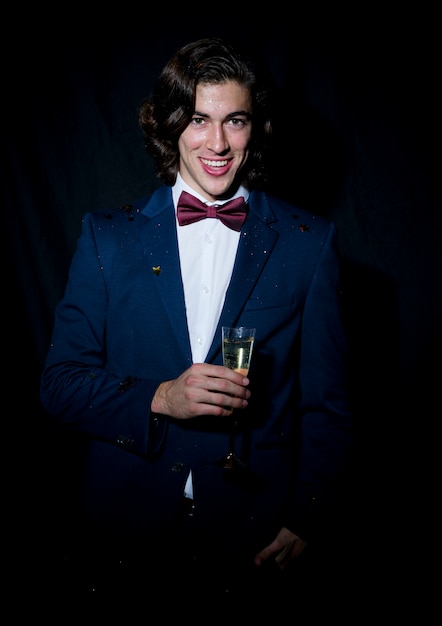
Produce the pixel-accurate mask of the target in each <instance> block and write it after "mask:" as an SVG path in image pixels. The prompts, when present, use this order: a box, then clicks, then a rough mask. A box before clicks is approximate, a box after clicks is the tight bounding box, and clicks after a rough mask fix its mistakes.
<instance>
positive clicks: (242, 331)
mask: <svg viewBox="0 0 442 626" xmlns="http://www.w3.org/2000/svg"><path fill="white" fill-rule="evenodd" d="M255 332H256V329H255V328H246V327H245V326H238V327H235V328H229V327H227V326H223V327H222V341H223V343H222V352H223V364H224V365H225V367H228V368H230V369H232V370H234V371H235V372H239V373H240V374H243V376H247V375H248V373H249V368H250V359H251V358H252V352H253V344H254V342H255ZM236 428H237V420H236V416H235V411H234V412H233V424H232V429H231V432H230V444H229V452H228V454H227V456H226V458H225V459H224V465H223V467H225V468H227V469H234V468H240V467H245V466H246V465H245V463H244V461H242V460H241V459H240V458H239V457H238V456H237V455H236V454H235V432H236Z"/></svg>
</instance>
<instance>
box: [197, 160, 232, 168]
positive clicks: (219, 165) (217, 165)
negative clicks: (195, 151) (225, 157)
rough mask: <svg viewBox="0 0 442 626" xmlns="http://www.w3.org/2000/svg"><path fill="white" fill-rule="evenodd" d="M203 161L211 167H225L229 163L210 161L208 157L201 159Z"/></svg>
mask: <svg viewBox="0 0 442 626" xmlns="http://www.w3.org/2000/svg"><path fill="white" fill-rule="evenodd" d="M201 161H202V162H203V163H204V165H209V166H210V167H225V166H226V165H227V163H228V161H208V160H207V159H201Z"/></svg>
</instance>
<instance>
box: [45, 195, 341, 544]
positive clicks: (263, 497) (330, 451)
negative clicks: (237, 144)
mask: <svg viewBox="0 0 442 626" xmlns="http://www.w3.org/2000/svg"><path fill="white" fill-rule="evenodd" d="M340 299H341V285H340V269H339V249H338V239H337V233H336V229H335V226H334V225H333V223H331V222H329V221H327V220H326V219H324V218H322V217H320V216H315V215H312V214H311V213H309V212H306V211H304V210H301V209H300V208H296V207H294V206H292V205H289V204H287V203H285V202H283V201H281V200H279V199H276V198H274V197H272V196H270V195H267V194H266V193H264V192H256V191H255V192H252V193H251V194H250V198H249V211H248V216H247V220H246V222H245V224H244V226H243V228H242V231H241V235H240V242H239V247H238V252H237V258H236V262H235V265H234V269H233V275H232V279H231V283H230V285H229V288H228V290H227V294H226V298H225V304H224V307H223V310H222V313H221V317H220V320H219V323H218V327H217V330H216V333H215V337H214V339H213V343H212V346H211V348H210V350H209V353H208V356H207V361H208V362H210V363H216V364H221V363H222V360H221V326H223V325H225V326H235V325H242V326H253V327H255V328H256V329H257V334H256V341H255V347H254V355H253V362H252V366H251V369H250V372H249V378H250V381H251V382H250V387H249V388H250V390H251V392H252V396H251V399H250V402H249V406H248V408H247V409H246V410H245V411H243V412H242V417H241V426H240V434H239V436H238V438H237V443H236V445H237V452H238V453H239V454H240V455H241V456H242V457H243V458H244V459H245V460H246V462H247V464H248V466H249V468H250V471H251V474H250V476H251V477H252V478H251V480H250V481H247V483H245V484H243V485H241V486H238V485H232V484H230V483H229V482H228V481H226V480H224V478H223V471H222V470H221V469H220V468H219V467H218V465H217V463H216V462H217V460H219V459H220V458H221V457H222V456H223V455H225V454H226V451H227V446H228V426H229V420H228V419H226V418H223V419H220V418H214V417H210V416H208V417H200V418H197V419H195V420H175V419H172V418H165V417H163V416H157V415H153V414H152V413H151V411H150V404H151V400H152V397H153V395H154V393H155V390H156V388H157V387H158V385H159V383H160V382H162V381H165V380H170V379H173V378H176V377H177V376H178V375H179V374H181V373H182V372H183V370H185V369H186V368H188V367H189V366H190V365H191V363H192V356H191V348H190V342H189V335H188V331H187V323H186V310H185V303H184V294H183V286H182V282H181V273H180V262H179V255H178V243H177V235H176V224H175V213H174V206H173V203H172V193H171V189H170V187H167V186H163V187H160V188H159V189H157V190H156V191H155V192H154V193H152V194H151V195H150V196H149V197H147V198H143V199H141V200H140V201H138V202H135V203H134V204H133V205H128V206H124V207H121V208H118V209H116V210H110V211H108V210H99V211H96V212H92V213H88V214H86V215H85V216H84V219H83V223H82V233H81V236H80V238H79V242H78V247H77V250H76V252H75V254H74V257H73V260H72V264H71V268H70V273H69V278H68V282H67V286H66V290H65V294H64V297H63V299H62V301H61V302H60V303H59V305H58V307H57V309H56V313H55V321H54V328H53V336H52V340H51V345H50V349H49V352H48V355H47V360H46V363H45V368H44V371H43V374H42V380H41V400H42V403H43V406H44V407H45V409H46V410H47V411H48V412H49V413H50V414H51V415H53V416H55V417H56V418H57V419H59V420H60V422H61V423H63V424H65V425H67V426H69V427H72V428H73V429H75V430H77V431H78V430H79V431H81V432H83V433H85V434H86V435H87V440H88V445H87V451H86V457H85V474H84V506H85V514H86V516H87V518H88V519H90V520H91V522H92V523H96V524H97V527H98V528H99V527H100V526H101V525H102V527H103V528H106V527H108V526H112V528H114V529H116V530H117V531H120V530H121V532H122V533H127V532H128V531H129V532H130V533H131V536H137V534H138V533H139V535H140V536H142V535H146V536H152V535H151V534H150V533H151V532H155V533H158V532H161V531H165V530H166V529H168V528H169V525H170V523H171V520H172V519H173V517H174V514H175V511H176V509H177V507H178V505H179V501H180V498H181V496H182V493H183V488H184V484H185V481H186V478H187V476H188V473H189V470H190V469H192V472H193V477H194V497H195V504H196V507H198V513H199V516H200V519H201V520H202V527H203V528H206V529H208V528H209V527H210V526H211V525H212V526H213V520H214V519H216V520H218V529H219V528H221V527H222V528H223V529H224V530H223V532H225V533H226V536H227V533H228V531H227V530H226V529H227V528H228V527H230V528H231V531H232V534H234V535H235V537H237V538H238V541H240V542H241V544H242V545H243V546H246V545H250V546H251V547H250V549H251V550H252V551H253V550H255V549H261V548H263V547H264V546H265V545H267V544H268V543H270V542H271V541H272V540H273V539H274V536H275V534H276V533H277V532H278V530H279V529H280V528H281V527H282V526H287V527H288V528H290V529H291V530H293V531H294V532H295V533H297V534H299V535H300V536H301V537H303V538H306V539H307V540H308V539H309V536H310V534H311V529H312V528H313V525H314V521H315V518H316V516H318V515H321V511H322V509H323V506H324V505H326V503H327V501H328V500H329V498H330V496H331V493H332V488H333V485H334V484H335V479H336V478H337V477H338V476H339V475H340V474H341V472H342V470H343V468H344V463H345V460H346V456H347V452H348V450H349V447H350V446H351V443H352V426H351V409H350V406H349V401H348V389H347V375H346V370H347V347H346V339H345V332H344V328H343V322H342V318H341V300H340ZM232 512H234V515H232Z"/></svg>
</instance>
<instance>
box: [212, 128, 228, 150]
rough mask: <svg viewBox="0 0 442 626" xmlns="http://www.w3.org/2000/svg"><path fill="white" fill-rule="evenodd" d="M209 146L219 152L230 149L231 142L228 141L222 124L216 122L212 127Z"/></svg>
mask: <svg viewBox="0 0 442 626" xmlns="http://www.w3.org/2000/svg"><path fill="white" fill-rule="evenodd" d="M207 147H208V148H209V149H210V150H213V152H216V153H217V154H222V153H223V152H227V150H228V149H229V142H228V141H227V137H226V134H225V132H224V128H223V125H222V124H215V125H213V126H212V127H211V130H210V134H209V136H208V138H207Z"/></svg>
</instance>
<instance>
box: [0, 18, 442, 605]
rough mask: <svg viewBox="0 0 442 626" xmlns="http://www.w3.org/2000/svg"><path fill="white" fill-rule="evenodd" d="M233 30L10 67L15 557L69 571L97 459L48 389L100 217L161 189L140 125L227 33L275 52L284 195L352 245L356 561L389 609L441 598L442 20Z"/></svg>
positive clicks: (9, 58)
mask: <svg viewBox="0 0 442 626" xmlns="http://www.w3.org/2000/svg"><path fill="white" fill-rule="evenodd" d="M225 10H226V9H223V11H225ZM230 11H231V10H230V9H229V11H228V12H227V13H226V14H225V15H224V14H223V15H222V16H218V17H217V18H216V19H213V20H207V22H205V20H204V18H203V17H201V16H200V14H199V13H198V22H197V23H196V22H195V21H194V20H192V19H190V18H189V21H190V23H191V25H190V27H189V28H188V29H187V31H186V32H185V33H180V32H179V29H178V26H179V23H180V20H175V21H174V22H173V24H172V25H167V26H157V25H154V26H152V25H149V24H148V25H147V26H144V27H141V25H140V23H139V22H138V18H139V16H137V15H134V16H133V18H132V20H133V23H132V24H131V23H130V20H129V24H128V27H127V28H126V29H124V28H121V29H120V30H119V29H118V27H117V26H118V18H116V17H115V16H114V24H113V26H114V28H112V29H109V28H105V27H104V26H103V27H102V28H101V29H100V31H99V32H98V31H97V30H94V29H93V28H92V27H90V28H89V27H87V26H84V25H83V27H80V28H78V27H76V28H74V29H73V30H70V29H67V32H62V31H60V30H59V29H56V30H55V31H54V32H53V31H51V30H50V29H49V28H45V29H44V30H43V31H42V29H41V27H40V28H36V29H35V31H32V36H29V35H28V36H27V42H28V45H27V48H26V52H25V53H23V54H21V55H18V54H17V53H16V50H15V49H14V47H12V48H11V47H10V46H9V45H8V47H7V48H6V47H5V49H4V50H3V54H2V65H3V71H2V79H3V80H2V82H3V95H2V111H3V116H2V117H3V124H2V130H1V133H0V137H1V158H2V164H1V197H2V206H3V214H4V216H5V218H6V244H7V245H6V255H7V258H6V276H5V286H6V289H4V292H3V295H4V300H3V302H4V307H3V319H4V330H5V335H6V337H5V343H6V345H7V355H8V358H7V360H6V362H5V363H4V370H6V386H5V388H4V399H5V408H4V409H3V415H4V418H3V419H4V422H5V425H6V426H7V427H8V428H9V427H11V428H12V434H11V435H8V436H7V458H8V465H7V468H6V473H5V476H6V485H7V487H8V493H9V490H10V492H11V498H8V508H7V516H8V519H9V520H10V521H11V522H12V524H13V529H14V531H17V534H18V537H17V538H15V537H16V533H15V532H14V534H13V536H14V545H15V547H16V548H17V549H20V548H21V547H23V546H24V548H25V549H24V550H23V557H21V558H20V563H21V567H23V568H25V569H26V567H27V559H32V558H34V557H33V548H34V547H35V546H36V545H37V546H38V547H39V548H41V547H42V545H44V550H43V552H44V554H50V553H51V551H52V550H54V549H55V550H57V549H58V547H59V546H60V545H62V543H63V536H65V535H66V534H67V533H69V532H72V529H70V528H69V502H70V501H71V491H72V490H73V491H75V476H76V473H77V471H78V467H77V465H76V463H77V461H78V460H77V459H76V457H75V454H72V452H71V451H70V450H69V449H68V450H66V447H65V446H64V445H63V444H64V442H63V441H62V440H61V438H60V436H59V435H58V433H57V429H56V428H55V426H54V425H53V424H52V423H51V420H50V419H49V418H48V416H47V415H46V414H45V412H44V411H43V410H42V408H41V406H40V402H39V398H38V386H39V376H40V372H41V368H42V364H43V360H44V357H45V354H46V352H47V350H48V346H49V339H50V332H51V326H52V320H53V314H54V308H55V305H56V303H57V301H58V300H59V299H60V297H61V296H62V293H63V289H64V284H65V281H66V278H67V271H68V267H69V263H70V260H71V257H72V254H73V251H74V249H75V245H76V241H77V238H78V236H79V234H80V223H81V217H82V215H83V214H84V213H85V212H86V211H94V210H96V209H99V208H105V207H116V206H118V205H120V204H123V203H127V202H130V201H132V200H134V199H136V198H137V197H139V196H141V195H144V194H147V193H149V192H151V191H152V190H153V189H155V188H156V186H157V185H158V181H157V180H156V178H155V173H154V169H153V165H152V162H151V161H150V159H149V157H148V156H147V154H146V153H145V150H144V145H143V139H142V136H141V132H140V130H139V128H138V122H137V110H138V105H139V103H140V102H141V99H142V98H143V96H145V95H146V94H147V93H149V91H150V89H151V87H152V85H153V81H154V79H155V77H156V76H157V74H158V73H159V71H160V69H161V68H162V66H163V64H164V63H165V61H166V60H167V58H168V57H169V56H170V54H171V53H172V52H173V51H174V50H175V49H176V48H177V47H179V46H180V45H182V44H184V43H186V42H187V41H190V40H192V39H194V38H197V37H201V36H206V35H208V34H223V35H224V34H227V35H234V36H238V35H240V36H241V37H242V38H244V39H248V40H250V41H251V43H254V44H257V43H258V37H259V36H261V35H262V41H261V43H259V44H258V45H259V48H260V50H261V52H262V54H263V56H264V57H265V58H266V59H267V61H268V64H269V65H270V67H271V69H272V71H273V73H274V75H275V79H276V82H277V86H278V88H279V90H280V93H281V96H280V104H279V115H280V119H279V121H278V123H277V125H276V135H275V140H276V149H275V154H274V158H273V171H272V175H273V176H272V188H273V190H274V191H275V192H276V193H278V194H279V195H282V196H285V197H286V198H288V199H290V200H292V201H293V202H296V203H298V204H300V205H302V206H305V207H306V208H308V209H309V210H311V211H313V212H317V213H320V214H323V215H326V216H328V217H330V218H331V219H332V220H334V221H335V223H336V224H337V227H338V229H339V232H340V240H341V248H342V254H343V260H344V278H345V315H346V323H347V326H348V332H349V339H350V348H351V359H352V363H351V374H352V389H353V396H354V404H355V427H356V432H357V437H358V445H357V452H356V454H355V459H354V467H353V469H352V475H351V480H350V483H351V484H350V489H349V496H348V498H347V499H346V514H345V520H346V524H347V525H348V539H349V546H350V547H349V550H348V551H349V553H351V555H352V557H353V558H352V559H351V561H350V562H351V565H350V567H354V568H355V579H356V580H357V577H358V576H360V575H362V572H365V571H366V569H367V568H369V567H372V568H373V567H374V572H375V574H374V578H373V581H374V582H373V584H372V587H371V592H372V593H373V596H374V598H376V597H378V596H379V592H380V590H381V587H382V588H384V587H385V589H388V588H389V584H390V583H391V578H392V577H396V576H397V575H402V574H403V573H404V571H406V572H407V577H408V575H409V576H411V577H412V578H411V580H413V585H414V581H415V577H416V584H418V583H419V581H421V574H420V575H419V576H417V566H412V565H411V563H414V562H415V561H416V557H417V558H418V560H419V561H420V557H421V556H422V557H423V556H428V555H429V554H430V555H431V553H432V550H433V543H432V537H431V532H430V529H431V522H432V514H433V511H432V509H433V506H435V503H436V502H437V500H438V494H439V493H440V489H437V491H436V493H434V491H433V487H434V485H433V483H432V478H433V474H434V473H435V471H436V468H437V461H438V457H437V454H435V452H434V450H435V446H434V442H435V440H436V438H437V436H438V430H439V429H437V430H436V428H437V426H438V422H439V419H440V408H437V407H438V402H436V400H438V399H439V394H438V390H439V386H440V370H441V368H440V354H441V295H442V294H441V269H442V263H441V260H442V259H441V257H442V246H441V244H442V241H441V240H442V236H441V221H442V218H441V209H442V193H441V191H442V186H441V174H440V171H441V170H440V165H441V163H440V152H441V138H442V136H441V135H442V133H441V104H442V102H441V100H442V98H441V95H440V77H441V75H440V62H441V49H440V37H439V36H438V35H436V33H435V32H434V31H435V23H436V21H437V18H436V16H435V15H431V14H428V15H427V14H424V11H422V14H420V15H419V19H417V16H416V15H411V14H410V15H409V16H404V15H403V14H402V15H394V17H393V16H390V19H389V20H388V21H386V20H385V15H378V16H376V17H374V16H373V15H371V17H369V18H367V15H362V16H360V17H358V18H357V19H356V17H355V16H351V15H349V16H347V20H343V21H341V20H340V19H336V20H335V21H334V22H333V21H329V19H328V18H329V16H326V17H327V19H325V20H323V21H322V22H321V24H320V25H319V24H318V23H317V21H316V19H319V17H318V18H316V16H314V17H313V19H312V18H310V19H309V20H308V21H307V22H305V21H303V19H301V17H300V16H299V15H297V14H296V13H295V15H294V16H292V17H289V16H287V17H284V16H280V17H279V18H278V19H274V20H268V19H267V18H266V16H265V15H261V16H257V17H255V19H256V20H257V21H258V24H257V25H256V26H254V27H253V28H248V27H247V28H244V24H245V22H244V20H247V19H248V9H247V10H246V12H245V13H244V12H243V8H241V9H240V8H239V7H238V9H235V10H232V12H231V13H230ZM224 18H225V19H224ZM227 18H228V19H227ZM140 21H141V18H140ZM7 28H8V27H7V25H6V24H4V29H7ZM21 45H23V42H22V44H21ZM127 323H130V312H128V320H127ZM146 358H148V355H146ZM6 400H8V401H7V402H6ZM66 502H68V504H66ZM17 575H18V576H19V577H20V575H21V573H20V571H19V572H18V574H17ZM364 575H365V574H364ZM19 580H20V578H19ZM365 584H366V583H365ZM389 593H390V592H389V591H386V594H387V595H388V594H389Z"/></svg>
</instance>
